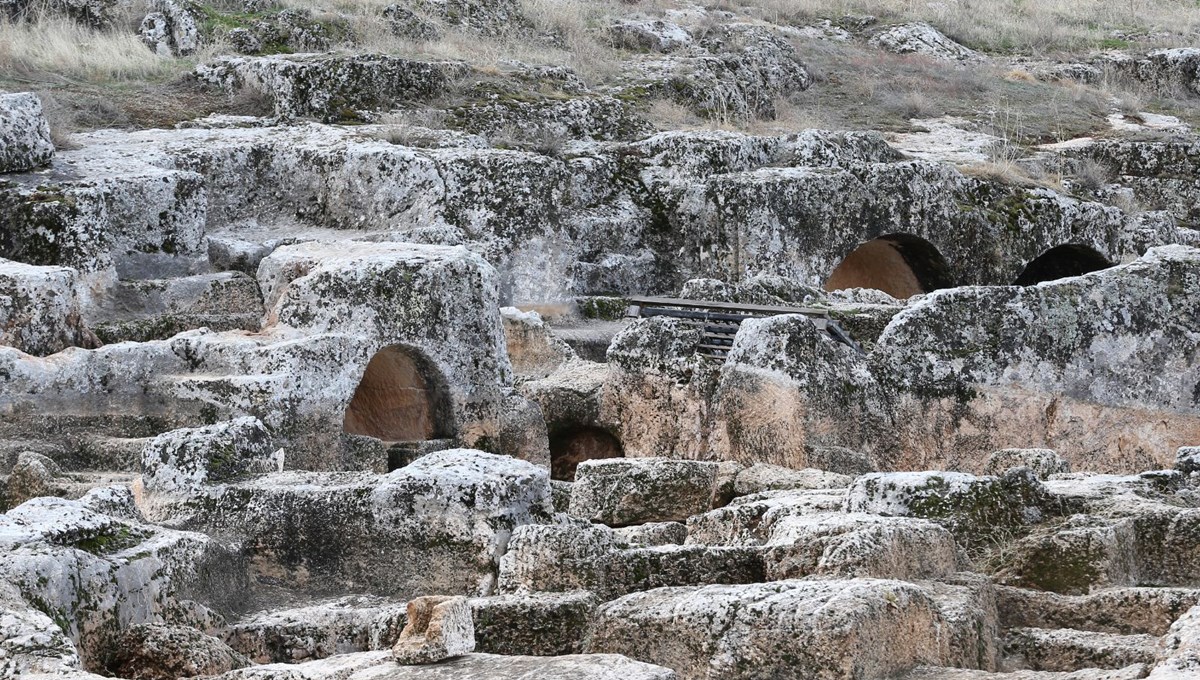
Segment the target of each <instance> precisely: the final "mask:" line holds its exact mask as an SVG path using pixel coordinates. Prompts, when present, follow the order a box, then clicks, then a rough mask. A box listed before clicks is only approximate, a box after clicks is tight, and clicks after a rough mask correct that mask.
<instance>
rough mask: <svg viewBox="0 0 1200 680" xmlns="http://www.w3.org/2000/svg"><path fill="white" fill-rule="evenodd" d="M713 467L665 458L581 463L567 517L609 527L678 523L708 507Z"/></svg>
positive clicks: (713, 483) (714, 465) (711, 489)
mask: <svg viewBox="0 0 1200 680" xmlns="http://www.w3.org/2000/svg"><path fill="white" fill-rule="evenodd" d="M716 477H717V464H716V463H709V462H702V461H685V460H669V459H665V458H610V459H605V460H591V461H584V462H582V463H580V464H579V467H578V468H576V472H575V485H574V486H572V487H571V506H570V513H571V514H572V515H575V516H576V517H582V518H585V519H588V520H591V521H593V522H602V523H604V524H608V525H610V526H624V525H628V524H642V523H645V522H672V521H674V522H678V521H683V520H686V519H687V518H688V517H690V516H691V515H695V514H698V513H701V512H704V511H705V510H708V509H709V508H711V507H712V499H713V492H714V490H715V487H716Z"/></svg>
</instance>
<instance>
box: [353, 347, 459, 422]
mask: <svg viewBox="0 0 1200 680" xmlns="http://www.w3.org/2000/svg"><path fill="white" fill-rule="evenodd" d="M451 413H452V411H451V408H450V395H449V390H448V389H447V387H446V380H445V378H443V377H442V374H441V372H439V371H438V369H437V367H436V366H434V364H433V362H432V361H430V360H429V359H428V358H426V357H425V356H424V355H422V354H421V353H420V352H418V351H417V350H414V349H411V348H407V347H402V346H400V345H391V346H389V347H384V348H383V349H381V350H379V351H378V352H376V353H375V356H373V357H371V361H370V362H368V363H367V368H366V370H365V371H364V372H363V377H362V381H360V382H359V384H358V388H357V389H355V390H354V397H353V398H352V399H351V400H350V405H349V406H347V407H346V416H345V419H344V420H343V421H342V429H343V430H344V431H346V432H349V433H350V434H361V435H367V436H369V437H375V438H376V439H382V440H384V441H389V442H410V441H423V440H427V439H444V438H449V437H452V436H454V433H453V431H452V430H453V426H452V416H451Z"/></svg>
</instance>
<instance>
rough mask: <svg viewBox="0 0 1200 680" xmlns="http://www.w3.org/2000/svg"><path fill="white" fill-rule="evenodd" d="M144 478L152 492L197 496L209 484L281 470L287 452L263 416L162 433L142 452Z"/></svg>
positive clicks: (146, 485) (147, 487)
mask: <svg viewBox="0 0 1200 680" xmlns="http://www.w3.org/2000/svg"><path fill="white" fill-rule="evenodd" d="M142 470H143V473H142V480H143V483H144V484H145V487H146V489H147V490H148V491H150V492H152V493H161V494H191V493H195V492H197V491H199V490H200V489H201V488H202V487H203V486H204V485H205V484H218V483H221V482H231V481H234V480H236V479H238V478H239V477H243V476H245V475H250V474H256V473H265V472H280V471H282V470H283V450H282V449H275V448H274V445H273V442H272V441H271V434H270V433H269V432H268V431H267V428H266V427H265V426H264V425H263V424H262V422H260V421H259V420H258V419H257V418H238V419H237V420H231V421H228V422H224V423H217V424H215V425H208V426H205V427H201V428H185V429H181V430H172V431H171V432H166V433H164V434H161V435H159V436H157V437H155V438H154V439H152V440H151V441H150V442H148V443H147V444H146V446H145V448H144V449H143V450H142Z"/></svg>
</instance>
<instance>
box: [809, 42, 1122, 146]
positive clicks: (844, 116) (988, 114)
mask: <svg viewBox="0 0 1200 680" xmlns="http://www.w3.org/2000/svg"><path fill="white" fill-rule="evenodd" d="M795 46H796V49H797V52H798V53H799V54H800V55H801V56H802V58H803V59H804V61H805V63H806V64H808V65H809V67H810V70H811V71H812V72H813V74H814V78H815V79H816V83H815V84H814V85H813V87H812V88H811V89H809V90H807V91H805V92H801V93H798V94H796V95H795V96H793V97H792V104H793V106H795V107H797V108H799V109H800V110H802V111H808V112H819V116H817V117H819V118H820V119H822V120H823V121H825V123H826V124H827V125H828V126H829V127H833V128H837V129H868V130H883V131H908V130H911V129H912V126H911V124H910V123H909V120H910V119H914V118H916V119H920V118H937V117H940V116H946V115H949V116H957V117H961V118H967V119H969V120H974V121H977V122H980V123H982V124H983V125H984V126H985V127H986V128H988V129H987V130H985V131H987V132H990V133H991V134H997V135H999V136H1002V137H1005V136H1006V137H1007V138H1009V139H1010V141H1011V142H1012V144H1014V145H1028V144H1034V143H1047V142H1057V141H1064V140H1067V139H1072V138H1074V137H1079V136H1083V135H1087V134H1092V133H1094V132H1096V131H1098V130H1102V129H1106V128H1107V126H1108V123H1107V120H1106V117H1107V116H1108V113H1109V110H1110V107H1111V104H1110V99H1111V94H1110V93H1108V92H1106V91H1104V90H1103V89H1102V88H1091V87H1085V86H1082V85H1077V84H1059V83H1043V82H1038V81H1036V80H1031V79H1025V78H1020V77H1011V75H1010V74H1008V73H1007V71H1006V70H1004V69H1000V68H997V67H994V66H991V65H986V64H983V65H964V66H961V67H947V66H946V64H944V63H941V62H936V61H933V60H930V59H926V58H923V57H919V56H902V55H894V54H889V53H886V52H881V51H879V50H874V49H871V48H868V47H865V46H863V45H861V44H843V43H831V42H828V41H808V40H797V41H795ZM998 118H1004V119H1005V120H998ZM998 124H999V127H998Z"/></svg>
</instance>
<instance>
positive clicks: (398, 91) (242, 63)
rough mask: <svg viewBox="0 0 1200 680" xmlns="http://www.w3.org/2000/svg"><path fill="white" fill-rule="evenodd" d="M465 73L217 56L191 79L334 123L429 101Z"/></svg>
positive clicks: (398, 63) (401, 62) (439, 66)
mask: <svg viewBox="0 0 1200 680" xmlns="http://www.w3.org/2000/svg"><path fill="white" fill-rule="evenodd" d="M465 69H466V67H465V66H464V65H463V64H461V63H455V62H422V61H413V60H410V59H401V58H399V57H391V56H387V55H351V56H336V55H317V54H306V55H275V56H267V57H220V58H217V59H215V60H213V61H210V62H206V63H204V64H201V65H200V66H198V67H196V77H197V78H198V79H199V80H200V81H201V82H203V83H206V84H208V85H212V86H214V87H217V88H219V89H221V90H223V91H224V92H225V93H226V94H229V95H230V96H232V95H233V94H235V93H238V92H243V91H246V92H249V93H254V94H259V95H262V96H266V97H269V98H270V99H271V100H272V101H273V103H274V107H275V115H277V116H281V117H285V118H290V117H294V116H316V117H319V118H323V119H326V120H339V119H344V118H350V119H355V118H358V117H359V116H361V115H362V114H361V113H360V112H361V111H363V110H371V109H379V108H385V107H388V106H390V105H393V104H397V103H400V102H402V101H413V100H419V99H428V98H431V97H433V96H434V95H436V94H438V93H439V92H441V91H442V90H443V89H444V88H445V87H446V86H447V85H448V84H449V82H450V81H451V80H452V79H453V78H455V77H457V76H458V75H460V74H462V73H464V72H465Z"/></svg>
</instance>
